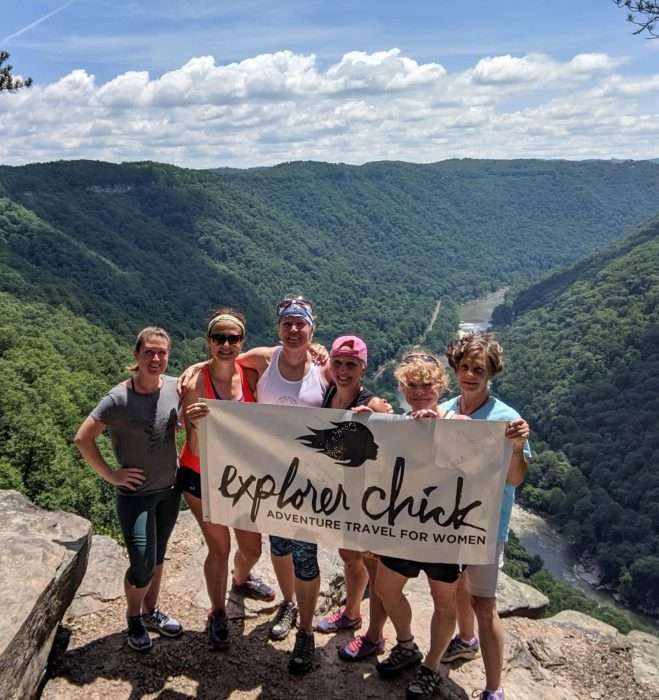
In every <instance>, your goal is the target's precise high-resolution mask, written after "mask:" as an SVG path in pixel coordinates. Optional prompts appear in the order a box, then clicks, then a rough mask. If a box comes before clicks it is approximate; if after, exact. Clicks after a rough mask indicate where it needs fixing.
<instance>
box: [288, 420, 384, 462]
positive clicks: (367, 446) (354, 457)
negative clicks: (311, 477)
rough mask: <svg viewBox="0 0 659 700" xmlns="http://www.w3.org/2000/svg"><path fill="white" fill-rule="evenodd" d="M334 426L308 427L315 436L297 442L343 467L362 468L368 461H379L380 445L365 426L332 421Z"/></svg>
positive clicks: (305, 436) (351, 422) (301, 436)
mask: <svg viewBox="0 0 659 700" xmlns="http://www.w3.org/2000/svg"><path fill="white" fill-rule="evenodd" d="M332 425H333V426H335V427H334V428H325V429H316V428H312V427H310V426H307V428H309V430H311V432H312V433H313V434H312V435H300V437H298V438H296V440H300V442H302V444H303V445H305V446H306V447H311V448H313V449H315V450H317V451H318V452H322V453H323V454H324V455H325V456H326V457H329V458H330V459H333V460H335V461H336V464H340V465H341V466H343V467H361V466H362V464H364V462H365V461H366V460H367V459H377V456H378V445H377V443H376V442H375V438H374V437H373V433H372V432H371V431H370V430H369V429H368V428H367V427H366V426H365V425H363V424H362V423H356V422H355V421H343V422H341V423H334V421H332Z"/></svg>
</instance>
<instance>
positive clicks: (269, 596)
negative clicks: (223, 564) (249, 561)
mask: <svg viewBox="0 0 659 700" xmlns="http://www.w3.org/2000/svg"><path fill="white" fill-rule="evenodd" d="M231 590H232V592H233V593H236V594H237V595H239V596H241V597H242V598H252V599H253V600H264V601H266V602H270V601H271V600H274V599H275V591H274V589H273V588H271V587H270V586H268V584H267V583H266V582H265V581H264V580H263V579H262V578H259V577H258V576H252V574H250V575H249V576H248V577H247V580H246V581H245V582H244V583H236V582H235V581H234V583H233V585H232V586H231Z"/></svg>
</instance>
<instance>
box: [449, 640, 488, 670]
mask: <svg viewBox="0 0 659 700" xmlns="http://www.w3.org/2000/svg"><path fill="white" fill-rule="evenodd" d="M479 654H480V646H479V644H478V640H477V639H476V637H474V638H473V639H472V640H471V641H469V642H465V641H463V640H462V639H460V637H453V639H452V640H451V641H450V642H449V645H448V646H447V647H446V651H445V652H444V655H443V656H442V663H443V664H450V663H451V662H452V661H457V660H458V659H464V660H465V661H469V660H470V659H475V658H476V657H477V656H478V655H479Z"/></svg>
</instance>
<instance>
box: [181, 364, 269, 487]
mask: <svg viewBox="0 0 659 700" xmlns="http://www.w3.org/2000/svg"><path fill="white" fill-rule="evenodd" d="M236 367H237V368H238V372H239V373H240V385H241V387H242V390H243V396H242V398H241V399H240V401H243V402H244V403H256V399H255V398H254V394H253V393H252V390H251V389H250V388H249V384H248V383H247V377H246V376H245V372H244V371H243V368H242V367H241V366H240V365H239V364H236ZM201 375H202V377H203V378H204V393H203V398H205V399H222V397H221V396H220V395H219V394H218V393H217V391H215V387H214V386H213V382H212V380H211V373H210V368H209V366H208V365H204V366H203V367H202V368H201ZM179 463H180V465H181V467H183V468H185V469H192V471H193V472H197V474H199V472H200V471H201V462H200V459H199V455H196V454H194V453H193V452H192V450H191V449H190V447H189V446H188V441H187V440H186V441H185V442H184V443H183V447H182V448H181V454H180V455H179Z"/></svg>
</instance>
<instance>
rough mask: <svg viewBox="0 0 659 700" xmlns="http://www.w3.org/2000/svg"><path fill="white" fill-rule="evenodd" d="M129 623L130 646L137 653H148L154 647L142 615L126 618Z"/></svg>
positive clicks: (128, 639)
mask: <svg viewBox="0 0 659 700" xmlns="http://www.w3.org/2000/svg"><path fill="white" fill-rule="evenodd" d="M126 620H127V622H128V638H127V641H128V646H129V647H130V648H131V649H135V651H148V650H149V649H151V647H152V646H153V642H152V641H151V637H149V632H148V630H147V628H146V626H145V625H144V621H143V620H142V616H141V615H134V616H131V617H127V618H126Z"/></svg>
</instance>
